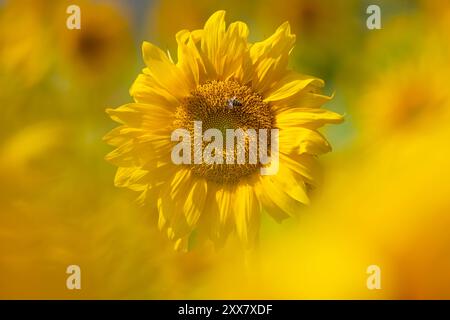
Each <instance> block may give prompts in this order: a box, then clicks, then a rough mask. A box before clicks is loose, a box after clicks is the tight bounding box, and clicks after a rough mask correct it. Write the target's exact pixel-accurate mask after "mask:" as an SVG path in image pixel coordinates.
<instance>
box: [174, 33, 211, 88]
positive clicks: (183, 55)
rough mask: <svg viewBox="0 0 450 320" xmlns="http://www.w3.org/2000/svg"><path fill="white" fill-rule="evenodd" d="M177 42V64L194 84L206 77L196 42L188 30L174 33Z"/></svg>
mask: <svg viewBox="0 0 450 320" xmlns="http://www.w3.org/2000/svg"><path fill="white" fill-rule="evenodd" d="M176 39H177V43H178V62H177V66H178V67H179V68H180V69H182V70H183V72H184V74H186V76H187V77H188V78H190V81H191V82H193V83H194V84H195V85H196V86H197V85H198V84H199V83H200V81H204V80H205V79H206V73H207V72H206V67H205V65H204V63H203V59H202V57H201V55H200V53H199V52H198V49H197V46H196V42H195V40H194V38H193V37H192V35H191V33H190V32H189V31H188V30H182V31H180V32H178V33H177V35H176Z"/></svg>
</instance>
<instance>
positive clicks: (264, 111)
mask: <svg viewBox="0 0 450 320" xmlns="http://www.w3.org/2000/svg"><path fill="white" fill-rule="evenodd" d="M198 123H201V131H202V134H203V133H204V132H205V131H207V130H208V131H210V130H209V129H216V130H218V131H220V132H221V134H222V135H223V137H224V138H225V137H226V138H225V139H228V137H229V136H228V135H229V132H230V131H231V130H233V131H234V132H238V131H240V130H239V129H241V130H242V132H244V138H242V136H241V138H242V140H240V141H239V137H238V136H236V137H235V138H236V140H234V137H233V141H232V142H233V143H234V142H236V145H235V147H233V148H232V149H230V148H229V147H226V146H225V144H222V145H221V148H222V150H220V151H221V153H222V155H223V158H224V159H225V158H227V157H230V156H231V157H233V159H237V158H238V157H239V152H241V153H242V154H241V156H242V155H245V159H246V161H245V163H237V162H236V163H228V162H225V161H224V163H207V162H202V163H197V164H191V165H189V166H190V169H191V170H192V172H193V173H194V174H195V175H198V176H200V177H202V178H205V179H207V180H210V181H214V182H217V183H220V184H233V183H237V182H238V181H239V180H241V179H242V178H243V177H246V176H249V175H251V174H254V173H256V172H257V171H258V169H259V168H260V167H261V166H262V163H261V162H260V161H259V160H256V161H249V159H250V158H251V155H250V153H251V152H253V153H255V149H252V148H251V147H250V145H251V140H252V139H253V140H254V136H252V135H249V134H248V133H249V132H252V133H256V134H258V133H259V132H260V129H266V131H267V132H268V133H267V139H266V141H267V150H269V149H270V140H271V139H270V129H273V128H275V115H274V113H273V111H272V109H271V107H270V105H269V104H267V103H265V102H264V101H263V99H262V97H261V95H259V94H257V93H255V92H253V90H252V89H251V88H249V87H247V86H244V85H240V84H239V83H237V82H235V81H210V82H207V83H205V84H203V85H199V86H198V87H197V88H196V89H195V90H194V91H193V92H191V95H190V96H189V97H188V98H186V99H185V101H184V102H183V103H182V105H180V106H179V107H178V109H177V112H176V117H175V122H174V126H175V127H176V128H183V129H186V130H188V131H189V132H190V133H191V137H192V136H194V131H195V124H198ZM197 130H198V128H197ZM195 143H196V142H195V141H194V143H193V144H192V148H193V149H194V148H195ZM228 143H229V141H227V142H226V144H228ZM197 144H199V143H198V142H197ZM200 144H201V146H198V147H199V148H201V151H202V154H203V152H204V151H205V148H208V145H209V143H208V142H205V141H204V140H202V141H201V142H200ZM239 144H240V145H239ZM257 148H258V150H256V151H259V145H258V147H257ZM216 151H217V150H216ZM212 154H213V155H214V152H213V153H212Z"/></svg>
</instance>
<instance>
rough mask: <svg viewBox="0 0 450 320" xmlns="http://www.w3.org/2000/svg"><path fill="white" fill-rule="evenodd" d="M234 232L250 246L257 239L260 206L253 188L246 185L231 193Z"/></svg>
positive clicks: (240, 185) (239, 186)
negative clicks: (234, 224)
mask: <svg viewBox="0 0 450 320" xmlns="http://www.w3.org/2000/svg"><path fill="white" fill-rule="evenodd" d="M233 207H234V219H235V223H236V232H237V234H238V236H239V238H240V239H241V241H243V242H244V243H246V244H247V245H250V246H251V245H252V244H253V243H255V241H256V239H257V237H258V229H259V223H260V222H259V221H260V204H259V201H258V199H257V198H256V195H255V192H254V190H253V187H252V186H251V185H249V184H246V183H241V184H239V185H238V186H237V188H236V191H235V192H234V193H233Z"/></svg>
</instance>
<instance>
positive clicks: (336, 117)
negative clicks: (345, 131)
mask: <svg viewBox="0 0 450 320" xmlns="http://www.w3.org/2000/svg"><path fill="white" fill-rule="evenodd" d="M342 121H344V118H343V117H342V116H341V115H340V114H338V113H335V112H332V111H328V110H326V109H308V108H290V109H286V110H283V111H281V112H280V113H279V114H278V116H277V126H278V127H279V128H280V129H284V128H292V127H297V126H304V127H308V128H312V129H317V128H319V127H322V126H324V125H326V124H332V123H334V124H338V123H341V122H342Z"/></svg>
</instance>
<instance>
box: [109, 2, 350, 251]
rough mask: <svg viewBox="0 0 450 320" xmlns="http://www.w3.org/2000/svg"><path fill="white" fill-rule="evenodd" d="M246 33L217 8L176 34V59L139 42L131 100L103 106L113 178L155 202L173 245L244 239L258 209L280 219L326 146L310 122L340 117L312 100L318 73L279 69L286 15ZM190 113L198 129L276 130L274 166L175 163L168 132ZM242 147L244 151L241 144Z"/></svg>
mask: <svg viewBox="0 0 450 320" xmlns="http://www.w3.org/2000/svg"><path fill="white" fill-rule="evenodd" d="M248 34H249V29H248V27H247V25H246V24H245V23H243V22H234V23H231V24H230V25H229V26H228V28H226V25H225V11H217V12H216V13H214V14H213V15H212V16H211V17H210V18H209V19H208V21H207V22H206V24H205V26H204V28H203V29H200V30H194V31H188V30H182V31H180V32H178V33H177V35H176V41H177V44H178V52H177V58H178V60H177V62H174V61H173V59H172V57H171V55H170V54H166V53H165V52H163V51H162V50H160V49H159V48H158V47H156V46H154V45H153V44H150V43H148V42H144V44H143V47H142V50H143V56H144V61H145V64H146V67H145V68H144V69H143V72H142V74H140V75H139V76H138V77H137V79H136V81H135V82H134V84H133V86H132V87H131V89H130V94H131V96H132V97H133V98H134V102H133V103H129V104H126V105H124V106H121V107H119V108H116V109H107V112H108V114H109V115H110V116H111V118H112V119H113V120H114V121H117V122H118V123H120V124H121V125H120V126H119V127H117V128H115V129H113V130H112V131H111V132H110V133H108V134H107V135H106V136H105V140H106V141H107V142H108V143H109V144H111V145H113V146H115V147H116V149H115V150H114V151H112V152H110V153H109V154H108V155H107V156H106V159H107V160H108V161H110V162H112V163H113V164H115V165H117V166H118V170H117V173H116V177H115V184H116V186H119V187H127V188H130V189H132V190H135V191H139V192H141V195H140V197H139V200H141V201H144V202H147V203H152V204H154V206H155V209H156V210H157V212H158V214H159V220H158V224H159V227H160V229H161V230H164V232H166V233H167V235H168V237H169V238H170V239H171V240H173V241H174V245H175V249H177V250H186V249H187V248H188V244H189V239H190V238H191V237H192V236H193V235H194V234H195V236H196V237H195V238H196V239H197V241H199V240H207V239H209V240H212V241H213V242H214V243H215V244H219V245H220V244H223V243H224V241H225V239H226V238H227V237H228V235H229V234H230V233H232V232H236V233H237V235H238V237H239V239H240V240H241V241H242V242H243V243H244V244H245V246H246V247H252V246H253V245H254V244H255V243H256V241H257V238H258V230H259V221H260V216H261V214H262V212H267V213H268V214H269V215H271V216H272V217H273V218H274V219H275V220H277V221H281V220H283V219H285V218H288V217H289V216H293V215H295V214H297V213H298V212H299V211H301V207H302V205H305V204H308V203H309V197H308V190H309V189H310V188H311V187H314V186H315V185H316V183H317V180H318V179H317V163H316V161H317V159H316V158H317V156H318V155H320V154H323V153H326V152H329V151H330V150H331V147H330V144H329V143H328V142H327V140H326V139H325V137H324V136H323V135H322V134H321V133H319V131H318V128H320V127H322V126H323V125H325V124H337V123H340V122H342V121H343V118H342V116H341V115H339V114H336V113H334V112H331V111H328V110H325V109H322V108H321V106H322V105H323V104H324V103H326V102H327V101H329V100H330V99H331V97H328V96H325V95H322V94H321V93H320V90H321V88H322V87H323V86H324V82H323V81H322V80H320V79H318V78H315V77H312V76H306V75H302V74H299V73H296V72H295V71H293V70H289V69H288V60H289V55H290V52H291V51H292V49H293V46H294V43H295V35H293V34H291V31H290V26H289V23H287V22H286V23H284V24H282V25H281V26H280V27H279V28H278V29H277V30H276V31H275V33H274V34H273V35H272V36H270V37H269V38H267V39H266V40H264V41H261V42H256V43H249V42H248V40H247V38H248ZM198 121H201V123H202V124H203V129H202V130H208V129H212V128H217V129H218V130H220V131H222V132H223V131H225V130H227V129H234V130H236V129H243V130H247V129H252V130H255V131H258V130H261V129H265V130H273V129H277V130H279V138H278V140H279V141H278V145H279V150H277V151H279V164H278V170H277V172H276V174H273V175H262V174H261V170H259V169H261V167H263V166H264V164H263V163H261V162H257V163H256V164H255V163H252V164H250V163H237V164H236V163H232V164H230V163H220V164H217V163H216V164H214V163H213V164H206V163H203V162H202V163H194V164H185V163H182V164H175V163H174V162H173V161H172V158H171V154H172V150H173V147H174V144H175V143H174V142H173V141H172V139H171V134H172V132H173V131H174V130H177V129H179V128H183V129H185V130H187V131H189V132H192V131H193V130H194V123H196V122H198ZM194 140H195V137H194ZM247 142H248V141H247ZM194 144H195V142H194ZM194 147H197V148H200V149H201V150H204V149H205V148H208V145H207V144H204V143H203V142H202V143H201V145H200V146H198V145H197V146H194ZM236 149H238V148H236ZM236 149H232V150H231V152H232V153H233V152H237V150H236ZM233 150H234V151H233ZM242 150H244V153H245V156H246V158H248V157H249V156H250V150H249V148H248V143H246V142H245V145H244V147H243V149H242ZM227 152H228V155H229V154H230V150H225V149H224V150H223V153H224V154H226V153H227ZM228 155H227V156H228Z"/></svg>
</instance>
